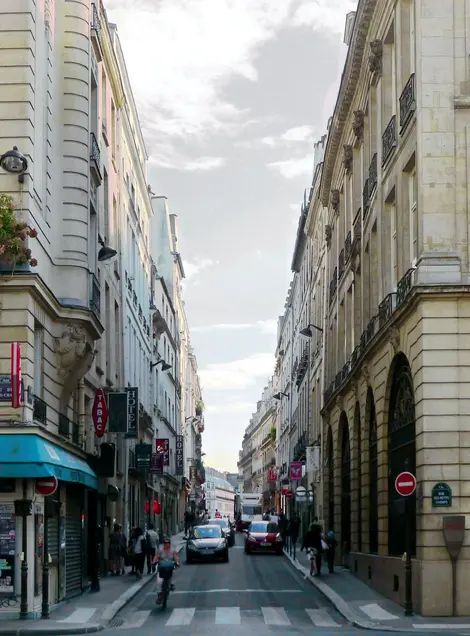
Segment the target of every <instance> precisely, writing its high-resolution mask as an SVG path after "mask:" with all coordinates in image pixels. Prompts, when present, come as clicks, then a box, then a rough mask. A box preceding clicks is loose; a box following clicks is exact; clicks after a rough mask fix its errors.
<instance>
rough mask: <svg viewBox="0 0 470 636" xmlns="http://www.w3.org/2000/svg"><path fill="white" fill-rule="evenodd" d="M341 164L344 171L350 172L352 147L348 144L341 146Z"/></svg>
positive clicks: (351, 167)
mask: <svg viewBox="0 0 470 636" xmlns="http://www.w3.org/2000/svg"><path fill="white" fill-rule="evenodd" d="M343 166H344V169H345V170H346V172H347V173H348V174H350V172H351V171H352V169H353V147H352V146H350V145H348V144H344V146H343Z"/></svg>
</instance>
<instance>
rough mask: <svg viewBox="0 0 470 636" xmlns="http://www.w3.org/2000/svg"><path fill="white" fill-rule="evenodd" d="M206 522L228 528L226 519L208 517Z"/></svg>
mask: <svg viewBox="0 0 470 636" xmlns="http://www.w3.org/2000/svg"><path fill="white" fill-rule="evenodd" d="M208 523H210V524H212V525H214V526H216V525H217V526H220V527H221V528H228V519H209V521H208Z"/></svg>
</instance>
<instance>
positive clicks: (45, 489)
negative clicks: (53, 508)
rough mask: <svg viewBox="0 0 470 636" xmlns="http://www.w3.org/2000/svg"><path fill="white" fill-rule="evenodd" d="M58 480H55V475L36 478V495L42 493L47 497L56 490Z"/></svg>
mask: <svg viewBox="0 0 470 636" xmlns="http://www.w3.org/2000/svg"><path fill="white" fill-rule="evenodd" d="M58 485H59V482H58V481H57V477H46V478H44V479H38V480H37V481H36V492H37V493H38V495H44V497H48V496H49V495H53V494H54V493H55V491H56V490H57V486H58Z"/></svg>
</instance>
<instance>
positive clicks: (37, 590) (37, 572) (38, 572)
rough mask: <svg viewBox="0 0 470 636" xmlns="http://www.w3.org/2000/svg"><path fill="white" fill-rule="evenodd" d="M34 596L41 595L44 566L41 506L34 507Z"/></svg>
mask: <svg viewBox="0 0 470 636" xmlns="http://www.w3.org/2000/svg"><path fill="white" fill-rule="evenodd" d="M34 544H35V546H36V549H35V551H34V559H35V560H34V594H35V596H39V594H41V593H42V568H43V566H44V510H43V507H42V505H41V504H35V507H34Z"/></svg>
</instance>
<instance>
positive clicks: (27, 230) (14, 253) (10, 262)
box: [0, 194, 38, 271]
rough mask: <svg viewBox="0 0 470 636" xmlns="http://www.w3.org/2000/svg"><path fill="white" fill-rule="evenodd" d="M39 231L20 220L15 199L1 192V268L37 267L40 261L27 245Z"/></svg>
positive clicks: (12, 269)
mask: <svg viewBox="0 0 470 636" xmlns="http://www.w3.org/2000/svg"><path fill="white" fill-rule="evenodd" d="M37 235H38V233H37V231H36V230H35V229H34V228H32V227H30V226H29V225H28V224H27V223H23V222H20V221H18V219H17V218H16V214H15V206H14V204H13V199H12V198H11V197H10V196H8V195H6V194H0V268H1V269H6V268H8V269H9V270H11V271H14V270H15V269H18V268H19V267H21V266H23V267H21V268H22V269H24V268H25V266H26V268H27V269H29V266H31V267H36V266H37V264H38V262H37V260H36V259H35V258H32V256H31V250H30V249H29V248H28V247H27V239H28V238H36V236H37Z"/></svg>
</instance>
